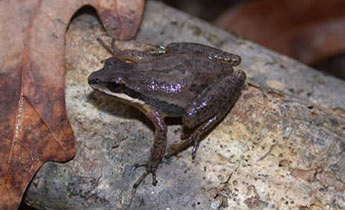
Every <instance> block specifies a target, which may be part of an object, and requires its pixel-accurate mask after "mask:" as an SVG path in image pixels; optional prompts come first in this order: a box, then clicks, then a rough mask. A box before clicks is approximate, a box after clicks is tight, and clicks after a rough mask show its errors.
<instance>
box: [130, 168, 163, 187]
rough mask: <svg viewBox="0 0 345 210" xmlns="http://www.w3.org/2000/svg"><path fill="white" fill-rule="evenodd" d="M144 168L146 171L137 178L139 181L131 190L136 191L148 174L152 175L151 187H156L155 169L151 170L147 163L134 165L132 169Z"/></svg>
mask: <svg viewBox="0 0 345 210" xmlns="http://www.w3.org/2000/svg"><path fill="white" fill-rule="evenodd" d="M143 166H144V167H146V171H145V172H144V173H143V174H142V175H141V176H140V177H139V179H138V180H137V181H136V182H135V183H134V184H133V188H134V189H136V188H138V187H139V185H140V184H141V183H142V182H143V181H144V179H145V178H146V176H147V175H149V174H150V173H151V174H152V185H153V186H156V185H157V182H158V181H157V178H156V169H154V168H152V167H151V166H150V164H149V163H140V164H135V165H134V167H135V168H138V167H143Z"/></svg>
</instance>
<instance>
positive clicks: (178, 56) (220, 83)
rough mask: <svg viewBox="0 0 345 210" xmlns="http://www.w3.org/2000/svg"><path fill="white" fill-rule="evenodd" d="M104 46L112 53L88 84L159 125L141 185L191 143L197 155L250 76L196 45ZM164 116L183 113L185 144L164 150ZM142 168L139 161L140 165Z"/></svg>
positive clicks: (233, 61) (234, 60)
mask: <svg viewBox="0 0 345 210" xmlns="http://www.w3.org/2000/svg"><path fill="white" fill-rule="evenodd" d="M100 42H101V43H102V44H103V46H104V47H106V48H107V49H108V50H109V51H110V52H112V53H113V55H114V57H111V58H108V59H107V60H106V61H105V64H104V67H103V68H102V69H100V70H98V71H96V72H93V73H92V74H91V75H90V76H89V78H88V82H89V84H90V85H91V87H93V88H94V89H96V90H98V91H100V92H103V93H105V94H108V95H111V96H115V97H116V98H117V99H118V100H120V101H122V102H125V103H128V104H130V105H132V106H134V107H135V108H137V109H139V110H140V111H141V112H142V113H144V114H145V115H146V116H147V117H148V118H149V119H150V120H151V121H152V123H153V125H154V128H155V136H154V143H153V146H152V149H151V157H150V159H149V161H148V162H147V163H145V164H143V166H145V167H146V171H145V172H144V174H143V175H142V176H141V177H140V178H139V179H138V181H137V182H136V183H135V184H134V185H133V188H137V187H138V186H139V185H140V183H141V182H142V181H143V180H144V179H145V177H146V176H147V175H148V174H149V173H151V174H152V184H153V185H156V184H157V179H156V171H157V169H158V166H159V164H160V163H161V161H162V159H163V157H164V156H166V157H171V156H173V155H175V154H177V153H179V152H180V151H182V150H184V149H185V148H187V147H188V146H190V145H193V150H192V151H193V158H195V155H196V151H197V148H198V145H199V142H200V140H201V137H202V136H203V135H204V134H205V133H207V132H208V131H210V129H211V128H212V127H214V126H215V125H216V124H217V123H218V122H220V121H221V120H222V119H223V118H224V117H225V116H226V114H227V113H228V112H229V111H230V109H231V107H232V106H233V105H234V103H235V102H236V101H237V99H238V97H239V96H240V94H241V90H242V89H243V87H244V83H245V80H246V74H245V73H244V72H243V71H241V70H234V69H233V66H237V65H239V64H240V61H241V58H240V57H239V56H237V55H234V54H230V53H227V52H224V51H221V50H218V49H215V48H212V47H209V46H205V45H201V44H196V43H172V44H169V45H168V46H166V47H157V46H152V49H151V50H147V51H136V50H119V49H118V48H117V47H115V46H114V42H113V44H112V47H108V46H106V45H105V44H104V43H103V41H101V40H100ZM166 117H180V118H181V119H182V124H183V126H184V130H192V132H189V133H188V134H187V133H185V134H183V135H182V136H181V139H183V141H182V142H181V143H176V144H172V145H171V146H170V147H169V150H168V152H167V154H166V146H167V137H166V133H167V127H166V122H165V118H166ZM137 166H139V165H137Z"/></svg>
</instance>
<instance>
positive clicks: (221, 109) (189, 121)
mask: <svg viewBox="0 0 345 210" xmlns="http://www.w3.org/2000/svg"><path fill="white" fill-rule="evenodd" d="M245 79H246V75H245V73H244V72H243V71H241V70H238V71H235V72H234V73H233V74H230V75H228V76H226V77H223V78H219V79H218V80H216V81H215V82H214V83H213V84H212V85H210V86H209V87H207V88H205V89H204V90H203V91H202V92H201V94H199V95H198V96H197V97H196V98H195V99H194V100H193V101H192V102H191V103H190V104H189V105H188V106H187V108H186V109H185V112H184V114H183V115H182V123H183V125H184V126H186V127H187V128H196V129H195V130H194V132H193V133H192V134H191V135H190V136H189V137H188V139H186V140H185V141H184V142H182V143H179V144H173V145H171V146H170V147H169V151H168V154H167V157H169V156H172V155H175V154H177V153H179V152H180V151H182V150H184V149H185V148H186V147H188V146H189V145H191V144H192V143H194V147H193V158H195V154H196V150H197V148H198V145H199V142H200V140H201V137H202V135H203V134H205V133H207V132H208V131H209V130H210V129H211V128H212V127H213V126H214V125H215V124H217V123H218V122H219V121H220V120H222V119H223V118H224V117H225V116H226V114H227V113H228V112H229V111H230V109H231V107H232V106H233V105H234V103H235V102H236V101H237V99H238V98H239V96H240V94H241V90H242V89H243V87H244V82H245Z"/></svg>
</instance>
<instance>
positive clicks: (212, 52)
mask: <svg viewBox="0 0 345 210" xmlns="http://www.w3.org/2000/svg"><path fill="white" fill-rule="evenodd" d="M165 50H166V52H167V53H179V54H189V55H191V54H192V55H195V56H197V57H206V58H208V59H211V60H216V61H218V62H222V63H226V64H229V65H230V66H237V65H239V64H240V63H241V57H240V56H238V55H235V54H232V53H229V52H225V51H222V50H219V49H217V48H214V47H210V46H206V45H202V44H197V43H190V42H182V43H171V44H169V45H168V46H166V48H165Z"/></svg>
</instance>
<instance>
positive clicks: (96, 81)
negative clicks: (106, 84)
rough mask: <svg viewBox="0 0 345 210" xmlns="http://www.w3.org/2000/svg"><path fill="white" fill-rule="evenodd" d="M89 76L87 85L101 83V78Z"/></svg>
mask: <svg viewBox="0 0 345 210" xmlns="http://www.w3.org/2000/svg"><path fill="white" fill-rule="evenodd" d="M91 76H92V75H91ZM91 76H90V77H89V78H88V82H89V85H97V84H99V83H101V80H99V79H98V78H94V79H93V78H91Z"/></svg>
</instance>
